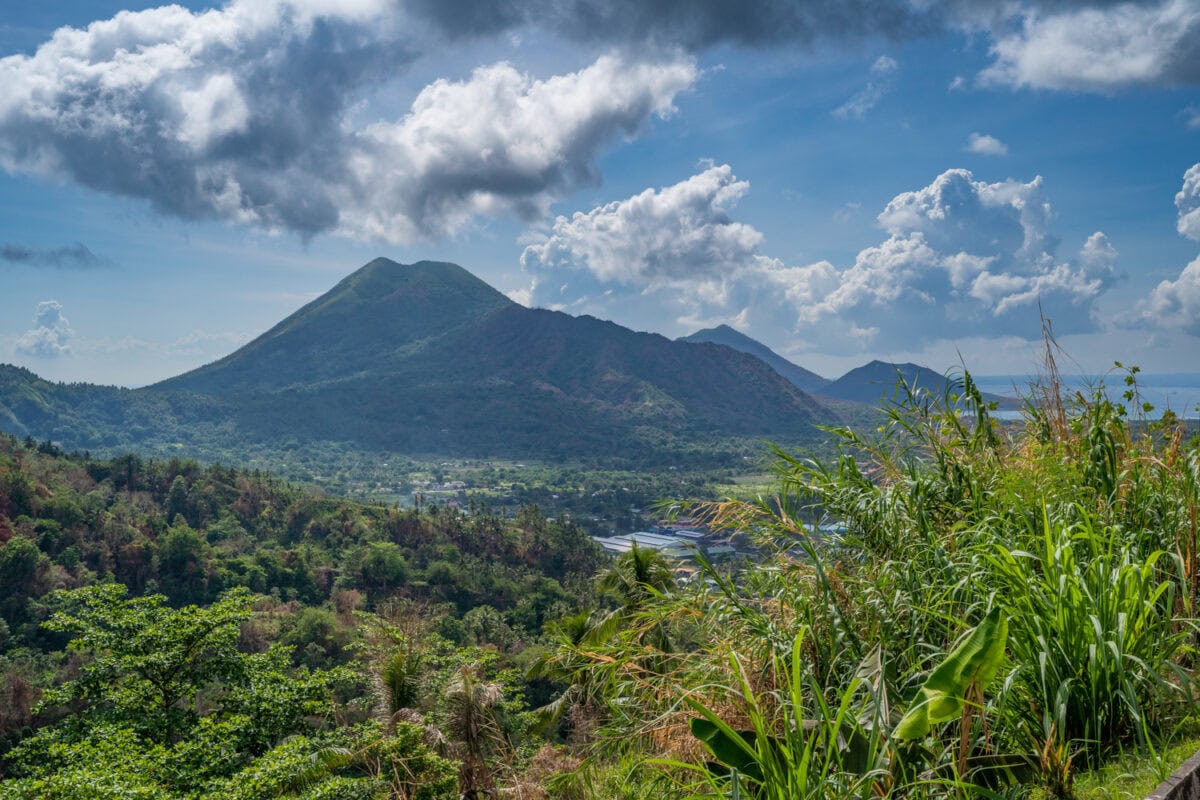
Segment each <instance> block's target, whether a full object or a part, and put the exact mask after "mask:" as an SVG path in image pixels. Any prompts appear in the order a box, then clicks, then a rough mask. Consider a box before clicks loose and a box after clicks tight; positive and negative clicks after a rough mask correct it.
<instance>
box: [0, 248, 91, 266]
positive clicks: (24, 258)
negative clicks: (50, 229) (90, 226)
mask: <svg viewBox="0 0 1200 800" xmlns="http://www.w3.org/2000/svg"><path fill="white" fill-rule="evenodd" d="M0 261H5V262H7V263H9V264H23V265H27V266H31V267H56V268H58V269H94V268H96V267H108V266H112V262H111V261H109V260H108V259H106V258H101V257H100V256H98V255H96V254H95V253H93V252H92V251H91V250H90V249H88V247H87V245H85V244H83V243H81V242H76V243H75V244H72V245H68V246H66V247H51V248H42V247H27V246H25V245H22V244H14V243H12V242H5V243H3V244H0Z"/></svg>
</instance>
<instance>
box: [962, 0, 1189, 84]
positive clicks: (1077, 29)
mask: <svg viewBox="0 0 1200 800" xmlns="http://www.w3.org/2000/svg"><path fill="white" fill-rule="evenodd" d="M993 37H994V40H993V44H992V54H993V56H994V58H995V62H994V63H993V64H992V66H990V67H989V68H988V69H986V70H985V71H984V72H983V74H982V75H981V78H982V79H983V80H984V82H985V83H992V84H1003V85H1007V86H1018V87H1030V88H1035V89H1069V90H1087V91H1112V90H1116V89H1124V88H1128V87H1132V86H1145V85H1163V84H1195V83H1196V82H1197V81H1198V80H1200V4H1198V3H1196V2H1195V1H1194V0H1159V1H1158V2H1149V3H1119V4H1115V5H1111V6H1107V7H1086V6H1085V7H1082V8H1067V9H1066V10H1062V11H1055V10H1049V11H1043V12H1037V11H1026V12H1025V16H1024V18H1023V24H1022V25H1021V26H1020V27H1019V29H1018V30H1015V31H1013V32H1009V33H1005V32H1003V29H1002V28H1001V29H1000V32H995V33H993Z"/></svg>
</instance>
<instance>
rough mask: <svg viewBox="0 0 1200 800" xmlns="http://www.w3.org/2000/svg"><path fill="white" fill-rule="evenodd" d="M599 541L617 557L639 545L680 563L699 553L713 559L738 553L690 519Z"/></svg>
mask: <svg viewBox="0 0 1200 800" xmlns="http://www.w3.org/2000/svg"><path fill="white" fill-rule="evenodd" d="M596 542H597V543H598V544H599V545H600V546H601V547H603V548H604V549H605V550H606V551H607V552H609V553H612V554H614V555H620V554H621V553H628V552H629V551H630V550H632V549H633V547H634V545H635V544H636V545H637V546H638V547H639V548H641V549H648V550H657V551H658V552H660V553H662V554H663V555H664V556H668V557H670V558H675V559H679V560H681V561H683V560H687V559H690V558H691V557H692V556H693V555H695V554H696V553H697V552H699V553H703V554H704V555H705V556H706V557H707V558H709V559H713V560H715V559H720V558H727V557H729V556H732V555H734V554H735V553H736V552H737V551H736V550H735V549H734V548H733V546H731V545H730V544H729V543H728V541H724V540H721V539H719V538H717V537H714V536H713V534H712V531H711V530H709V528H708V527H707V526H705V525H698V524H696V523H695V521H694V520H690V519H679V520H675V521H666V520H664V521H662V522H659V523H658V524H657V525H655V526H654V527H653V528H651V529H650V530H645V531H634V532H633V533H623V534H620V535H618V536H605V537H597V538H596Z"/></svg>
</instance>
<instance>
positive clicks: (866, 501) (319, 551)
mask: <svg viewBox="0 0 1200 800" xmlns="http://www.w3.org/2000/svg"><path fill="white" fill-rule="evenodd" d="M1128 379H1129V384H1128V386H1127V388H1126V389H1125V390H1124V392H1123V395H1122V396H1120V397H1118V398H1116V399H1109V398H1108V397H1106V396H1105V395H1103V393H1097V394H1095V395H1094V396H1086V397H1085V396H1082V395H1075V396H1073V397H1063V396H1062V393H1061V392H1060V391H1059V389H1058V387H1057V385H1056V384H1055V383H1054V381H1053V376H1051V379H1050V381H1049V383H1048V387H1047V388H1044V389H1040V390H1035V392H1034V393H1033V394H1032V395H1031V396H1030V397H1029V398H1028V403H1027V407H1026V417H1025V420H1024V421H1023V423H1022V424H1020V425H1001V424H998V423H997V422H996V421H995V420H993V419H992V418H991V417H990V415H989V404H988V403H987V402H986V401H985V399H984V398H983V397H982V396H981V395H980V394H979V393H978V391H977V390H976V389H975V388H974V386H973V384H972V382H971V381H970V378H969V376H964V378H963V380H962V381H961V382H959V383H958V384H957V385H955V386H952V387H947V389H946V390H945V391H944V392H942V393H941V394H929V393H907V392H901V396H900V397H899V398H898V399H897V400H896V401H895V402H894V403H892V404H891V405H889V407H888V408H887V409H885V414H886V418H885V421H884V423H883V424H882V425H880V426H878V427H877V428H875V429H872V430H871V431H870V432H869V433H859V432H855V431H853V430H850V429H840V430H839V431H837V433H838V435H839V437H840V439H841V441H842V447H841V449H840V451H839V452H838V453H837V454H835V455H834V456H833V457H829V458H821V459H809V458H807V457H804V456H799V455H793V454H790V453H787V452H785V451H783V450H779V451H777V452H776V454H775V462H774V484H773V486H772V488H771V491H770V493H764V494H763V496H761V497H758V498H756V499H745V500H738V499H729V500H725V501H711V500H710V501H704V502H700V503H693V504H692V507H691V508H690V510H689V513H692V514H698V515H702V516H704V517H705V518H706V519H707V520H708V521H709V522H710V523H711V524H712V525H713V526H714V527H716V528H721V529H727V530H729V531H731V532H734V531H736V532H738V533H739V534H741V535H743V536H747V537H751V538H753V539H754V540H755V541H756V542H757V543H758V546H759V550H760V552H761V553H762V557H761V558H760V559H759V560H757V561H756V562H754V563H746V562H743V563H741V564H737V563H735V564H733V565H731V566H727V567H723V568H721V569H717V568H713V567H711V566H709V565H707V564H705V563H704V562H702V561H701V562H700V563H699V566H700V572H699V573H698V574H697V575H695V576H693V577H691V578H682V577H680V574H679V573H678V572H677V569H676V567H677V565H675V564H672V563H670V562H668V561H666V560H665V559H663V558H662V557H660V556H659V555H657V554H655V553H653V552H650V551H645V550H637V549H635V550H633V551H632V552H630V553H627V554H625V555H623V556H621V557H619V558H618V559H616V560H615V561H609V560H607V559H606V558H605V557H603V556H602V555H601V554H600V553H599V552H598V551H597V549H596V547H595V545H594V544H593V543H592V542H591V541H590V539H589V537H588V536H587V535H586V534H585V533H584V532H583V531H582V530H581V529H580V528H579V527H577V526H576V525H574V524H573V523H572V522H571V521H569V520H568V519H566V518H557V519H556V520H554V521H551V520H548V519H547V518H546V517H545V516H544V515H543V514H542V513H541V512H540V511H538V510H537V509H536V508H534V507H530V506H526V507H524V508H522V509H520V510H519V511H518V512H517V513H515V514H505V515H501V514H497V513H493V512H492V511H490V510H488V508H486V507H485V506H484V505H482V504H479V503H475V504H473V505H469V507H468V508H465V509H457V508H452V507H447V506H445V505H442V504H438V503H428V504H423V506H422V507H421V508H414V509H407V510H401V509H398V508H396V507H394V506H388V505H384V504H364V503H358V502H353V501H349V500H345V499H337V498H331V497H326V496H322V495H321V494H319V493H315V492H314V491H312V490H308V489H303V488H297V487H295V486H292V485H289V484H287V483H284V482H282V481H280V480H278V479H275V478H272V477H269V476H266V475H263V474H253V473H247V472H241V471H237V470H233V469H229V468H225V467H217V466H208V467H204V466H201V465H199V464H196V463H194V462H190V461H178V460H176V461H170V460H167V461H149V460H142V459H139V458H137V457H133V456H126V457H122V458H118V459H112V460H96V459H91V458H87V457H84V456H81V455H71V454H64V453H62V452H60V451H59V450H58V449H57V448H56V447H55V446H54V445H51V444H48V443H47V444H40V445H39V444H38V443H36V442H33V441H31V440H26V441H24V442H22V441H18V440H16V439H3V440H0V540H2V542H3V544H2V546H0V590H2V591H0V616H2V618H3V620H4V625H3V628H2V629H0V631H2V633H0V653H2V655H0V768H2V769H3V780H2V781H0V798H85V797H86V798H110V797H111V798H141V797H146V798H149V797H167V798H172V797H177V798H206V797H218V796H222V797H234V798H243V797H244V798H269V797H286V798H313V799H314V800H315V798H430V799H432V798H451V797H459V796H465V797H469V798H480V797H499V796H506V797H520V798H563V799H564V800H576V799H578V800H586V799H590V798H596V799H597V800H598V798H611V797H618V798H621V797H624V798H658V800H668V799H672V800H673V799H674V798H685V797H696V796H705V797H753V798H762V799H763V800H768V799H769V798H780V800H782V799H783V798H850V797H855V798H868V797H870V798H877V797H960V796H978V797H1038V798H1044V797H1064V798H1066V797H1077V796H1086V797H1089V798H1091V797H1100V796H1104V797H1120V796H1128V795H1123V794H1121V790H1120V788H1119V786H1116V785H1108V786H1104V787H1102V789H1101V790H1100V793H1097V792H1096V790H1094V789H1092V788H1087V787H1088V786H1090V785H1091V784H1089V783H1088V780H1089V779H1088V778H1087V775H1088V774H1089V773H1090V771H1092V770H1096V769H1104V768H1105V767H1106V765H1109V764H1111V763H1114V760H1116V763H1124V762H1122V761H1121V759H1122V758H1125V757H1128V756H1129V755H1130V754H1134V755H1136V757H1137V759H1138V760H1139V762H1140V763H1141V764H1142V765H1143V766H1144V767H1145V768H1147V769H1149V771H1150V775H1151V777H1152V778H1153V777H1158V778H1161V777H1163V776H1165V774H1166V773H1168V772H1170V770H1171V769H1172V768H1173V767H1174V763H1173V762H1172V761H1171V757H1170V756H1168V755H1167V754H1169V753H1173V752H1176V751H1175V750H1171V749H1170V748H1171V746H1172V745H1174V744H1176V743H1179V742H1180V741H1183V742H1184V743H1186V742H1188V741H1191V740H1192V739H1194V738H1195V737H1196V735H1197V732H1198V731H1200V725H1198V722H1200V720H1197V717H1196V713H1195V708H1196V704H1195V700H1196V690H1197V688H1198V687H1197V683H1196V678H1195V670H1196V666H1197V664H1196V657H1195V653H1196V652H1197V645H1198V644H1200V633H1198V630H1197V626H1196V622H1195V619H1196V613H1195V604H1196V601H1197V597H1198V588H1197V575H1198V574H1200V567H1198V564H1197V543H1198V535H1200V531H1198V529H1197V518H1198V514H1197V509H1198V505H1200V444H1198V443H1197V441H1196V439H1194V438H1189V433H1188V432H1187V431H1186V429H1185V428H1184V427H1183V426H1182V425H1180V424H1179V423H1178V421H1177V420H1175V419H1173V418H1171V417H1170V415H1168V416H1167V418H1166V419H1164V420H1161V421H1157V422H1154V423H1149V422H1147V421H1145V420H1144V419H1143V418H1142V417H1141V415H1142V414H1143V413H1144V412H1145V411H1146V409H1145V408H1144V407H1143V406H1142V405H1141V404H1140V403H1139V398H1138V396H1137V385H1136V373H1135V372H1134V371H1130V373H1129V375H1128ZM812 520H820V521H822V522H824V523H828V524H827V525H824V526H822V527H819V528H818V527H816V526H812V525H811V524H810V522H811V521H812ZM1189 737H1190V738H1189ZM1081 776H1083V777H1081ZM1081 787H1082V788H1081Z"/></svg>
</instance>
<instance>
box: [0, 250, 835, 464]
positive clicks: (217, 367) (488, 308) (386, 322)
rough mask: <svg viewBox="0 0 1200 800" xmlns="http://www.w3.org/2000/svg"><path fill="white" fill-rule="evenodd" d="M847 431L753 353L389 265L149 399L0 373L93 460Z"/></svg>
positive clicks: (632, 453) (666, 451)
mask: <svg viewBox="0 0 1200 800" xmlns="http://www.w3.org/2000/svg"><path fill="white" fill-rule="evenodd" d="M836 418H837V414H836V413H835V412H833V411H831V410H830V409H828V408H827V407H825V406H824V405H822V404H821V403H820V402H819V401H817V400H815V399H814V398H813V397H811V396H810V395H808V394H806V393H804V392H802V391H800V390H798V389H797V388H796V387H795V386H793V385H792V384H790V383H789V382H788V381H786V380H784V379H783V378H782V377H781V376H780V375H779V374H778V373H777V372H775V371H774V370H772V369H771V368H769V367H768V366H767V365H765V364H764V363H763V362H761V361H760V360H759V359H757V358H754V357H752V356H750V355H747V354H745V353H740V352H736V351H733V350H731V349H728V348H722V347H711V346H696V345H692V344H686V343H681V342H673V341H671V340H669V339H666V338H664V337H662V336H658V335H656V334H647V333H635V332H634V331H630V330H628V329H626V328H622V327H620V326H619V325H615V324H613V323H610V322H603V321H601V320H597V319H594V318H591V317H571V316H569V315H566V314H562V313H558V312H552V311H545V310H534V309H527V308H525V307H523V306H520V305H517V304H515V303H513V302H511V301H510V300H508V299H507V298H506V297H505V296H504V295H502V294H500V293H499V292H497V291H496V290H495V289H493V288H491V287H490V286H488V285H487V284H485V283H483V282H482V281H480V280H479V279H477V278H475V277H474V276H473V275H471V274H470V273H469V272H467V271H466V270H464V269H462V268H461V267H458V266H455V265H452V264H439V263H433V262H421V263H419V264H413V265H401V264H397V263H395V262H393V261H389V260H387V259H376V260H375V261H372V262H371V263H369V264H367V265H366V266H365V267H363V268H362V269H360V270H358V271H357V272H355V273H354V274H352V275H350V276H349V277H347V278H346V279H345V280H343V281H342V282H341V283H339V284H338V285H337V286H335V287H334V288H333V289H331V290H330V291H329V292H328V293H326V294H325V295H323V296H322V297H320V298H318V299H317V300H315V301H313V302H312V303H309V304H308V305H307V306H305V307H304V308H302V309H300V310H299V311H297V312H296V313H295V314H293V315H291V316H290V317H288V318H287V319H285V320H283V321H282V322H280V323H279V324H278V325H276V326H275V327H273V328H272V329H271V330H269V331H267V332H266V333H264V334H263V335H262V336H260V337H258V338H257V339H255V340H254V341H252V342H250V343H249V344H247V345H246V346H244V347H242V348H240V349H239V350H237V351H236V352H234V353H231V354H230V355H228V356H226V357H225V358H223V359H220V360H219V361H216V362H213V363H212V364H208V365H206V366H203V367H201V368H199V369H196V370H193V371H191V372H188V373H185V374H183V375H180V376H177V377H175V378H171V379H169V380H166V381H163V382H161V383H158V384H155V385H153V386H150V387H146V388H144V389H137V390H122V389H115V388H111V387H99V386H89V385H82V384H73V385H63V384H52V383H47V382H45V381H41V380H40V379H38V378H37V377H36V376H34V375H33V374H32V373H29V372H28V371H25V370H19V369H16V368H7V369H5V370H2V371H0V429H2V430H6V431H9V432H13V433H16V434H19V435H22V436H24V435H33V436H34V437H36V438H51V439H53V440H55V441H58V442H60V443H61V444H62V445H64V446H65V447H68V448H81V449H84V448H87V449H112V448H115V447H137V446H149V447H151V448H152V449H153V448H158V449H161V448H163V447H175V448H178V449H180V451H181V452H188V453H193V452H196V448H197V447H198V446H210V447H212V448H213V449H216V450H220V451H222V452H230V451H233V452H236V451H237V448H238V447H239V446H243V445H251V444H252V445H254V446H256V447H262V446H268V447H269V446H273V445H274V444H278V443H291V444H293V445H294V444H295V443H304V442H308V443H315V442H339V443H347V444H349V445H351V446H353V447H355V448H361V449H379V450H387V451H394V452H402V453H410V454H421V455H476V456H496V457H517V458H541V459H548V460H553V459H568V460H569V459H575V458H584V459H589V460H597V461H606V462H610V463H649V462H651V461H655V460H660V461H661V460H667V459H677V458H678V457H679V455H680V454H681V453H685V452H687V453H696V452H701V451H703V452H710V451H712V452H714V453H715V452H716V451H717V450H721V449H722V448H725V453H726V455H728V454H729V453H730V452H733V450H731V449H729V442H730V440H732V439H742V440H745V439H763V438H770V439H775V440H778V441H782V442H804V441H810V440H812V439H813V438H814V437H815V436H816V435H817V433H816V430H815V428H814V427H813V426H814V425H815V424H820V423H828V422H831V421H834V420H836ZM714 448H715V449H716V450H714ZM737 449H740V447H739V448H737Z"/></svg>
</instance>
